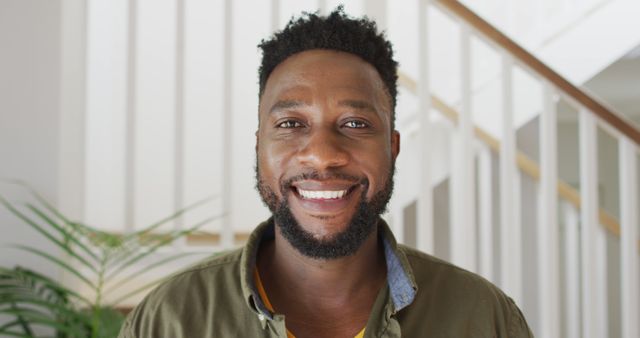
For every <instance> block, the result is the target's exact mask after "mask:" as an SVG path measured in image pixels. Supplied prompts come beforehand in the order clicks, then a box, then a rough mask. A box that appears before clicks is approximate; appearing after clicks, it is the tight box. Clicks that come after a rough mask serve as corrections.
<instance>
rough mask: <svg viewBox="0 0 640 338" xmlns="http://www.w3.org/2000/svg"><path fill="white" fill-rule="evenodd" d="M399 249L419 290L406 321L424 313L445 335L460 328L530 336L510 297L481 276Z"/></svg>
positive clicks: (480, 331)
mask: <svg viewBox="0 0 640 338" xmlns="http://www.w3.org/2000/svg"><path fill="white" fill-rule="evenodd" d="M398 250H400V251H401V252H403V253H404V254H405V256H406V257H407V261H408V264H409V265H410V267H411V269H410V273H411V274H412V275H413V276H412V277H413V279H414V281H415V283H416V287H417V291H418V292H417V293H416V298H415V300H414V302H413V303H412V305H411V306H410V307H409V309H408V310H409V311H408V312H406V313H405V314H404V315H403V318H405V320H407V321H408V322H420V321H424V320H426V319H425V314H426V316H427V317H429V319H430V320H431V321H432V322H433V323H437V325H436V326H437V327H439V328H440V329H441V330H442V331H441V332H446V333H447V334H445V335H446V336H451V333H452V332H457V331H456V330H458V329H459V328H460V327H469V328H473V330H474V332H477V333H483V334H485V333H486V334H497V335H498V336H508V337H530V336H531V332H530V331H529V328H528V326H527V324H526V320H525V319H524V316H523V315H522V312H521V311H520V310H519V309H518V307H517V306H516V304H515V303H514V302H513V300H512V299H511V298H509V297H508V296H507V295H506V294H505V293H504V292H503V291H502V290H500V288H498V287H497V286H495V285H494V284H493V283H491V282H490V281H488V280H487V279H485V278H484V277H482V276H480V275H478V274H476V273H473V272H471V271H468V270H465V269H463V268H460V267H458V266H456V265H454V264H452V263H449V262H447V261H444V260H442V259H439V258H436V257H434V256H431V255H428V254H426V253H424V252H420V251H418V250H415V249H412V248H410V247H407V246H404V245H399V246H398ZM452 336H456V335H455V334H454V335H452ZM479 336H483V335H482V334H479Z"/></svg>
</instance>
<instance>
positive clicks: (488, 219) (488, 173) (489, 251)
mask: <svg viewBox="0 0 640 338" xmlns="http://www.w3.org/2000/svg"><path fill="white" fill-rule="evenodd" d="M492 168H493V166H492V159H491V150H490V149H489V148H488V147H486V146H485V147H483V148H482V150H481V151H480V160H479V164H478V185H479V191H480V195H479V201H478V204H479V210H478V211H479V216H480V217H479V218H480V219H479V221H480V226H479V229H480V235H479V239H480V261H479V264H480V266H479V272H480V274H481V275H482V276H483V277H484V278H486V279H488V280H494V275H493V194H492V189H493V170H492Z"/></svg>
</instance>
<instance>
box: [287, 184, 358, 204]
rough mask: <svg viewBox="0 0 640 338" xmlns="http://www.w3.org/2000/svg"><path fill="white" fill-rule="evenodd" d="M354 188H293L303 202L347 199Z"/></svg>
mask: <svg viewBox="0 0 640 338" xmlns="http://www.w3.org/2000/svg"><path fill="white" fill-rule="evenodd" d="M355 188H356V185H354V186H353V187H350V188H347V189H342V190H305V189H300V188H297V187H292V189H293V191H294V192H295V193H296V195H298V196H300V197H301V198H302V199H303V200H315V201H323V200H324V201H331V200H342V199H345V198H346V197H347V196H348V195H349V194H350V193H351V192H352V191H353V190H355Z"/></svg>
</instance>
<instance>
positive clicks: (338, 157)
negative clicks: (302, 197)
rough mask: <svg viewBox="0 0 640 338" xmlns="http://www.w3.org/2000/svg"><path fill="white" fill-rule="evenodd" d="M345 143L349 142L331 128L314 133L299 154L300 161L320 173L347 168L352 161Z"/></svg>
mask: <svg viewBox="0 0 640 338" xmlns="http://www.w3.org/2000/svg"><path fill="white" fill-rule="evenodd" d="M345 142H348V140H342V139H341V135H339V133H337V132H336V131H334V130H331V129H330V128H322V129H317V130H315V131H312V132H311V133H310V135H309V136H308V138H307V144H306V145H305V147H304V148H303V149H301V150H300V152H299V153H298V161H299V162H300V164H302V165H304V166H307V167H310V168H314V169H316V170H318V171H323V170H326V169H329V168H338V167H342V166H345V165H347V163H349V159H350V156H349V153H348V152H347V151H346V149H345V146H346V143H345Z"/></svg>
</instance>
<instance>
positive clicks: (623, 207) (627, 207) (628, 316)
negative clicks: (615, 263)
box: [618, 136, 640, 338]
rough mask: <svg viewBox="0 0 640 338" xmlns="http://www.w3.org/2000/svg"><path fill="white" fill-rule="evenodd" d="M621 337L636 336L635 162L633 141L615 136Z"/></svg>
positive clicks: (639, 325)
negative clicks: (618, 199) (617, 143)
mask: <svg viewBox="0 0 640 338" xmlns="http://www.w3.org/2000/svg"><path fill="white" fill-rule="evenodd" d="M619 149H620V150H619V152H618V154H619V155H618V156H619V161H620V165H619V168H620V202H621V203H620V216H621V217H620V218H621V219H620V223H621V224H620V240H621V247H620V249H621V253H620V258H621V263H620V267H621V272H622V276H621V283H622V285H621V294H622V337H623V338H631V337H640V321H639V320H638V314H640V280H639V275H638V274H639V273H640V271H638V270H639V268H640V259H639V257H638V241H637V238H638V221H639V219H638V209H637V205H638V174H637V173H638V163H637V155H636V154H637V150H636V146H635V144H634V143H633V141H631V140H629V139H628V138H626V137H623V136H621V137H620V138H619Z"/></svg>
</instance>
